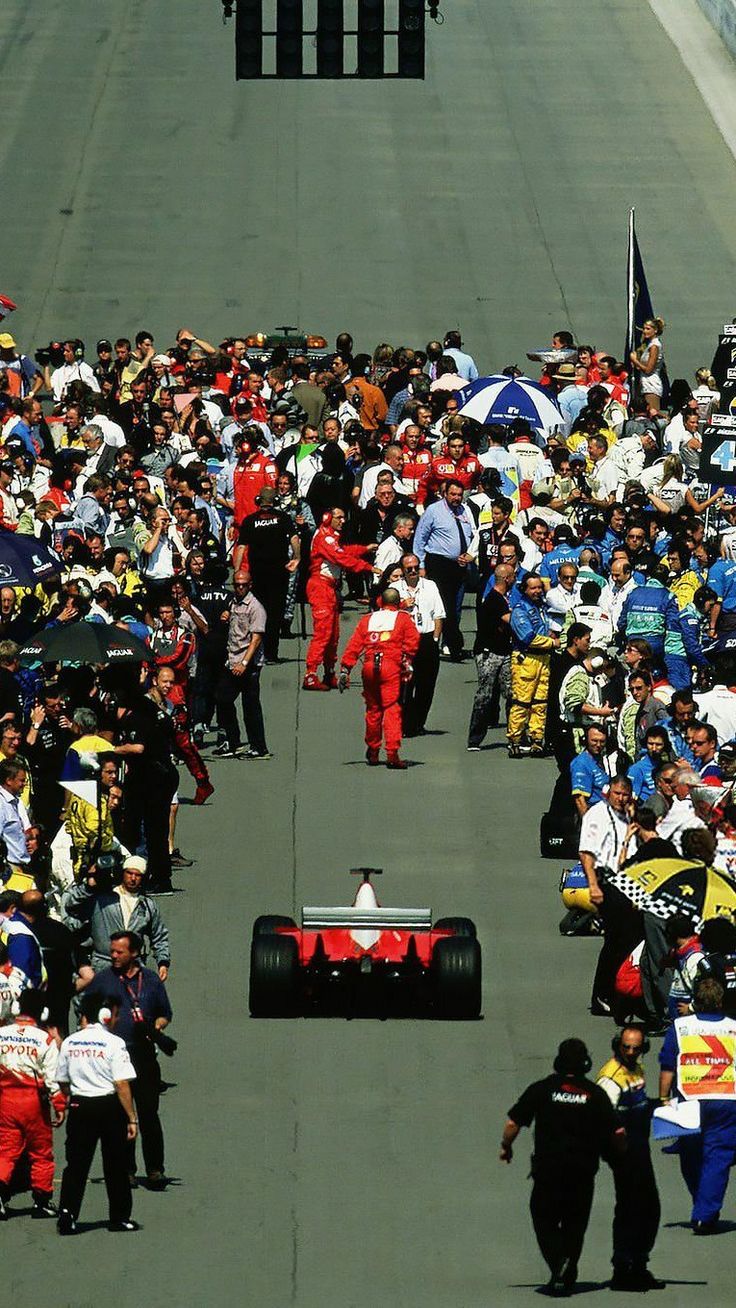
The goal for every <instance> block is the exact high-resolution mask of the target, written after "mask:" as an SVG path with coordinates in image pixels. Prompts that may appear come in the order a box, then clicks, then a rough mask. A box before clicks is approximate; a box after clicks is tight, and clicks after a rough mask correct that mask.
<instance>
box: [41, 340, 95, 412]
mask: <svg viewBox="0 0 736 1308" xmlns="http://www.w3.org/2000/svg"><path fill="white" fill-rule="evenodd" d="M73 381H81V382H84V385H85V386H89V388H90V390H91V391H95V393H97V392H99V389H100V386H99V383H98V381H97V378H96V377H95V374H94V373H93V371H92V369H91V368H90V366H89V364H88V363H85V362H84V346H83V345H82V342H81V341H64V362H63V364H62V365H61V367H60V368H56V369H55V371H54V374H53V376H52V378H51V390H52V391H53V394H54V400H55V402H56V403H57V404H59V402H60V401H61V400H63V399H64V397H65V394H66V391H67V388H68V387H69V386H70V384H71V383H72V382H73Z"/></svg>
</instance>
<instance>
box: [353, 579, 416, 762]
mask: <svg viewBox="0 0 736 1308" xmlns="http://www.w3.org/2000/svg"><path fill="white" fill-rule="evenodd" d="M400 603H401V598H400V596H399V592H398V591H397V590H394V588H393V586H389V588H388V590H385V591H384V592H383V595H382V596H381V608H380V609H377V610H376V612H375V613H366V614H365V616H364V617H362V618H361V619H360V622H359V623H358V625H357V627H356V628H355V631H354V632H353V634H352V637H351V638H350V640H349V641H348V644H347V646H346V649H345V653H344V654H343V656H342V670H341V674H340V690H341V691H342V690H346V689H347V686H348V678H349V673H350V669H351V668H353V667H355V664H356V663H357V661H358V659H359V658H360V656H361V654H362V655H363V699H364V700H365V743H366V745H367V750H366V755H365V757H366V762H367V763H368V766H369V767H376V765H377V763H378V755H379V751H380V748H381V736H382V735H383V736H384V737H385V740H386V766H387V767H390V768H405V767H406V763H405V762H404V761H403V759H401V758H400V757H399V750H400V748H401V704H400V703H399V696H400V694H401V682H402V679H403V678H404V677H405V676H407V675H410V674H411V660H412V659H413V658H414V655H415V654H416V652H417V650H418V649H419V632H418V630H417V628H416V626H415V624H414V622H413V620H412V618H411V617H410V616H409V614H408V613H406V612H405V611H404V610H403V609H401V608H400V607H399V605H400Z"/></svg>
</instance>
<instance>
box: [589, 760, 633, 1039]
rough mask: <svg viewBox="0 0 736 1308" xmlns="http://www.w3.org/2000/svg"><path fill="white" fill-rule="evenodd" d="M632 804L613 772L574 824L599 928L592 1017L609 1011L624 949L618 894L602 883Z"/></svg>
mask: <svg viewBox="0 0 736 1308" xmlns="http://www.w3.org/2000/svg"><path fill="white" fill-rule="evenodd" d="M632 807H633V806H632V799H631V782H630V780H629V778H628V777H626V776H615V777H613V778H612V779H611V782H610V785H609V787H608V794H607V796H606V798H605V799H604V800H601V801H600V803H598V804H592V805H591V806H590V808H589V809H588V810H587V812H586V813H584V814H583V821H582V825H581V828H580V862H581V863H582V865H583V871H584V872H585V876H586V879H587V882H588V888H589V890H590V898H591V902H592V903H593V904H594V906H595V907H596V909H597V910H598V914H599V916H600V918H601V921H602V923H603V932H604V943H603V948H602V950H601V953H600V956H599V958H598V966H597V968H596V974H595V978H594V981H593V996H592V1002H591V1012H592V1013H593V1015H594V1016H596V1017H600V1016H603V1015H605V1014H606V1013H610V1012H611V1007H612V1004H613V1001H614V995H615V982H616V973H617V971H618V969H619V967H620V965H621V962H622V961H623V959H624V958H625V957H626V954H627V953H628V952H629V951H628V949H627V948H626V945H627V944H628V938H626V939H624V937H625V936H626V929H627V923H626V922H623V923H622V921H621V917H622V915H621V905H620V892H619V891H617V890H616V889H615V887H611V886H609V885H608V884H607V880H606V874H607V873H614V872H617V871H618V867H619V863H620V861H621V855H622V853H623V851H624V849H625V848H626V836H627V833H628V829H629V818H630V816H631V812H632ZM628 916H629V915H628V914H627V915H626V917H627V920H628ZM634 944H636V941H633V942H632V944H631V945H629V949H631V948H633V945H634Z"/></svg>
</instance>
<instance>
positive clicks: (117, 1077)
mask: <svg viewBox="0 0 736 1308" xmlns="http://www.w3.org/2000/svg"><path fill="white" fill-rule="evenodd" d="M56 1079H57V1080H58V1081H60V1082H61V1083H62V1085H68V1086H69V1087H70V1090H71V1093H72V1094H73V1095H80V1096H81V1097H82V1098H83V1099H99V1098H101V1096H102V1095H111V1094H114V1093H115V1082H116V1081H134V1080H135V1068H134V1067H133V1064H132V1063H131V1061H130V1055H129V1054H128V1051H127V1049H126V1047H125V1041H124V1040H121V1039H120V1036H116V1035H113V1034H112V1031H107V1030H106V1029H105V1027H104V1026H102V1025H101V1024H100V1023H98V1022H95V1023H94V1024H93V1025H91V1026H86V1027H84V1029H83V1030H81V1031H75V1033H74V1035H70V1036H67V1038H66V1040H65V1041H64V1042H63V1044H62V1046H61V1050H60V1052H59V1062H58V1065H57V1068H56Z"/></svg>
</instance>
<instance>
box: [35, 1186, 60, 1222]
mask: <svg viewBox="0 0 736 1308" xmlns="http://www.w3.org/2000/svg"><path fill="white" fill-rule="evenodd" d="M31 1193H32V1195H33V1207H32V1209H31V1217H35V1218H36V1220H37V1221H38V1220H39V1219H40V1218H44V1217H58V1216H59V1214H58V1212H57V1210H56V1208H55V1207H54V1205H53V1203H52V1202H51V1200H52V1195H51V1193H50V1191H48V1190H33V1191H32V1192H31Z"/></svg>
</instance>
